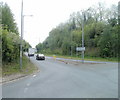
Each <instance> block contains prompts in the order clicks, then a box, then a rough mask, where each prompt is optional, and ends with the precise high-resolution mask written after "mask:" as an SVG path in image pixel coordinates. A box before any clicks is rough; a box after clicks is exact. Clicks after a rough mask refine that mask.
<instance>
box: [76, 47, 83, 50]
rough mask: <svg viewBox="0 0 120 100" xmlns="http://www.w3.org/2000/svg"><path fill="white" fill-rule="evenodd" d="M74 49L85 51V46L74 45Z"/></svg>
mask: <svg viewBox="0 0 120 100" xmlns="http://www.w3.org/2000/svg"><path fill="white" fill-rule="evenodd" d="M76 51H85V47H76Z"/></svg>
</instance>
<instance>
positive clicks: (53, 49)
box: [36, 3, 119, 57]
mask: <svg viewBox="0 0 120 100" xmlns="http://www.w3.org/2000/svg"><path fill="white" fill-rule="evenodd" d="M117 12H118V11H117V6H116V5H112V6H111V7H110V8H105V5H104V4H103V3H99V4H98V5H97V6H93V7H90V8H88V9H86V10H84V11H80V12H77V13H75V12H74V13H73V14H71V15H70V19H69V20H68V21H67V22H66V23H62V24H60V25H58V26H57V27H56V28H54V29H52V30H51V31H50V33H49V36H48V37H47V39H46V40H45V41H44V42H43V43H40V44H38V45H37V46H36V48H37V49H38V52H43V53H47V54H48V53H50V54H62V55H72V54H73V55H75V54H76V47H81V46H82V45H81V44H82V22H84V42H85V43H84V45H85V47H86V51H85V55H86V56H94V57H117V56H118V40H119V39H118V29H119V28H118V21H117V20H118V13H117ZM82 14H83V15H82ZM83 18H84V20H83Z"/></svg>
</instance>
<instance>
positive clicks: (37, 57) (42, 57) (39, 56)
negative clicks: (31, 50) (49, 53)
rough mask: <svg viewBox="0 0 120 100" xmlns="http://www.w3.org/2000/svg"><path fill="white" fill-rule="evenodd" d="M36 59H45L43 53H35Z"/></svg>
mask: <svg viewBox="0 0 120 100" xmlns="http://www.w3.org/2000/svg"><path fill="white" fill-rule="evenodd" d="M36 60H45V56H44V54H37V56H36Z"/></svg>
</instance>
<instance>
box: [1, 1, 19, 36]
mask: <svg viewBox="0 0 120 100" xmlns="http://www.w3.org/2000/svg"><path fill="white" fill-rule="evenodd" d="M0 8H1V9H2V25H3V28H4V29H7V30H8V31H10V32H14V33H16V34H18V28H17V25H16V23H15V20H14V18H13V14H12V12H11V9H10V8H9V6H8V5H7V4H6V3H5V4H3V3H2V5H1V7H0Z"/></svg>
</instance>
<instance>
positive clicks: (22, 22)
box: [20, 0, 33, 69]
mask: <svg viewBox="0 0 120 100" xmlns="http://www.w3.org/2000/svg"><path fill="white" fill-rule="evenodd" d="M25 16H30V17H32V16H33V15H23V0H22V3H21V38H20V69H22V49H23V47H22V46H23V44H22V41H23V28H24V17H25Z"/></svg>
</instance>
